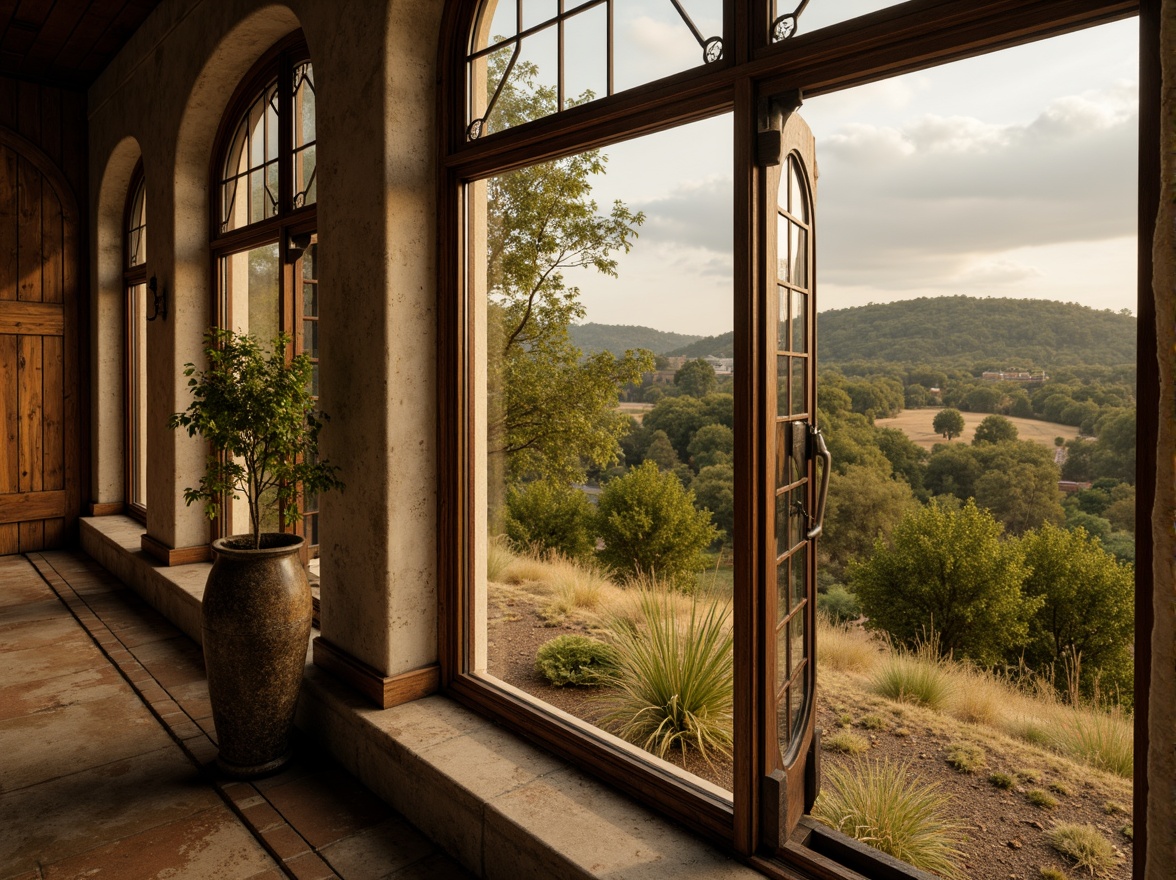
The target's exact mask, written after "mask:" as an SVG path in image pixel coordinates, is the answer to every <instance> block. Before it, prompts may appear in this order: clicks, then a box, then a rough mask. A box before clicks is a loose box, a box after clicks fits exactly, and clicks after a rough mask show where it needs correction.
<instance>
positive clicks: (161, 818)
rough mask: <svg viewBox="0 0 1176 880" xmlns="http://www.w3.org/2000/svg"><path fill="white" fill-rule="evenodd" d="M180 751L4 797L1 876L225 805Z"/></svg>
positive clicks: (1, 805)
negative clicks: (9, 870) (8, 870)
mask: <svg viewBox="0 0 1176 880" xmlns="http://www.w3.org/2000/svg"><path fill="white" fill-rule="evenodd" d="M220 803H221V801H220V798H218V797H217V796H216V793H215V792H214V791H213V789H212V787H211V786H209V785H208V783H207V781H206V780H204V779H202V778H201V777H200V775H199V774H198V773H197V771H196V770H195V768H194V767H193V766H192V764H191V762H190V761H188V759H187V758H185V757H184V756H183V754H181V753H180V751H179V750H178V749H177V748H175V747H174V746H168V747H165V748H163V749H160V750H158V751H155V752H150V753H148V754H146V755H139V756H137V757H134V758H128V759H126V760H124V761H116V762H115V763H113V764H107V765H105V766H103V767H96V768H94V769H92V770H86V771H83V772H81V773H72V774H70V775H68V776H62V777H60V778H58V779H54V780H53V781H51V782H46V783H44V784H42V785H34V786H29V787H27V788H24V789H21V790H20V791H14V792H10V793H8V794H4V795H0V815H2V816H4V821H3V822H0V876H3V875H4V874H5V868H8V869H11V870H18V869H22V868H26V867H32V866H35V865H36V864H38V863H41V864H47V863H51V862H59V861H63V860H65V859H67V858H70V857H72V856H75V855H77V854H79V853H82V852H86V851H89V850H92V849H95V848H98V847H100V846H102V845H104V844H106V843H109V842H110V841H112V840H117V839H121V838H123V837H129V836H132V835H135V834H139V833H141V832H143V831H146V830H148V829H150V828H154V827H156V826H158V825H163V824H166V823H168V822H173V821H176V820H178V819H182V818H185V817H188V816H192V815H194V814H196V813H199V812H203V811H205V810H208V809H210V808H212V807H215V806H217V805H218V804H220Z"/></svg>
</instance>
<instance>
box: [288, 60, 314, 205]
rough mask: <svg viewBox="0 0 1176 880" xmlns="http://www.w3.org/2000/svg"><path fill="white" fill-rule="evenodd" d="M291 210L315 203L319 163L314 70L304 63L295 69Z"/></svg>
mask: <svg viewBox="0 0 1176 880" xmlns="http://www.w3.org/2000/svg"><path fill="white" fill-rule="evenodd" d="M293 80H294V86H293V94H292V97H293V105H292V108H291V109H292V111H293V115H292V118H293V122H294V169H293V170H294V189H293V192H294V207H295V208H301V207H303V206H304V205H308V204H310V203H312V202H314V201H315V198H316V196H317V192H318V181H317V175H318V162H317V156H316V151H315V145H316V140H315V134H316V132H315V124H314V112H315V91H314V70H313V69H312V68H311V66H310V62H309V61H307V62H305V63H303V64H299V65H298V66H296V67H295V68H294V74H293Z"/></svg>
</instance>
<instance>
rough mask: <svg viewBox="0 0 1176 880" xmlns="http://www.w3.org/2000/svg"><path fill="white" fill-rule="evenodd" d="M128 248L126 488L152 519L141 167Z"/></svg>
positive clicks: (133, 506) (130, 202) (132, 503)
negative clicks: (148, 473)
mask: <svg viewBox="0 0 1176 880" xmlns="http://www.w3.org/2000/svg"><path fill="white" fill-rule="evenodd" d="M125 216H126V222H125V223H124V225H123V228H124V231H125V237H124V244H123V288H124V290H125V297H126V307H125V310H124V314H125V320H126V326H125V328H124V338H125V346H124V351H125V355H126V357H125V360H126V365H125V369H126V387H125V398H124V399H125V400H126V481H125V482H126V485H125V495H124V497H125V498H126V508H127V512H128V513H130V514H131V515H132V516H134V517H136V518H138V519H140V520H144V521H145V520H146V518H147V315H148V304H147V299H148V297H149V294H148V292H147V193H146V187H145V185H144V180H143V163H142V162H140V163H139V164H138V166H137V167H136V168H135V171H134V174H132V176H131V186H130V189H129V190H128V193H127V207H126V214H125Z"/></svg>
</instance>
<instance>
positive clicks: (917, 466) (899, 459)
mask: <svg viewBox="0 0 1176 880" xmlns="http://www.w3.org/2000/svg"><path fill="white" fill-rule="evenodd" d="M876 431H877V435H876V436H877V441H878V448H879V449H881V450H882V454H883V455H885V456H886V458H887V460H889V462H890V467H891V473H893V474H894V476H896V477H898V478H900V479H902V480H905V481H906V483H907V485H908V486H910V487H911V491H913V492H914V493H915V494H916V495H919V494H921V493H922V492H923V474H924V472H925V471H926V469H927V466H926V461H927V459H928V457H929V456H928V454H927V450H926V449H924V448H923V447H921V446H919V445H918V444H917V443H915V442H914V441H913V440H911V438H910V437H908V436H907V435H906V434H905V433H904V432H902V431H901V430H899V429H898V428H877V429H876Z"/></svg>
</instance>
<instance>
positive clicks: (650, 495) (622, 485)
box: [596, 461, 718, 584]
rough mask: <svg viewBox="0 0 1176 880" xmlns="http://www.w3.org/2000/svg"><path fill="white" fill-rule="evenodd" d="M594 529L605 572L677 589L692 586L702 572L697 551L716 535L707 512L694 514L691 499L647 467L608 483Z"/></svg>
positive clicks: (678, 485) (700, 552)
mask: <svg viewBox="0 0 1176 880" xmlns="http://www.w3.org/2000/svg"><path fill="white" fill-rule="evenodd" d="M596 524H597V532H598V533H599V534H600V536H601V538H602V539H603V540H604V549H603V550H601V551H600V558H601V559H602V560H603V561H604V563H605V564H606V565H608V566H609V567H610V568H613V569H615V570H616V571H618V572H621V573H632V574H656V575H657V576H658V577H659V578H661V579H663V580H665V581H670V582H675V583H680V584H684V583H686V582H689V583H691V584H692V583H693V582H694V577H693V576H694V573H695V572H697V571H701V570H702V569H703V568H704V567H705V566H706V556H705V554H704V553H703V551H704V550H705V549H706V547H707V546H708V545H709V544H710V543H711V542H712V541H713V540H714V539H715V538H716V537H717V535H718V532H717V531H716V529H715V527H714V526H713V525H711V515H710V512H709V511H706V510H696V509H695V507H694V494H693V493H692V492H688V491H686V490H685V489H683V488H682V483H681V482H680V481H679V480H678V478H677V477H675V476H674V475H673V474H671V473H662V472H661V471H659V470H658V468H657V465H656V464H654V463H653V462H649V461H647V462H643V463H642V465H641V466H640V467H637V468H634V469H633V470H631V471H629V473H627V474H625V475H624V476H623V477H617V478H616V479H615V480H611V481H609V483H608V485H607V486H605V488H604V491H603V492H602V493H601V495H600V503H599V505H598V507H597V511H596Z"/></svg>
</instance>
